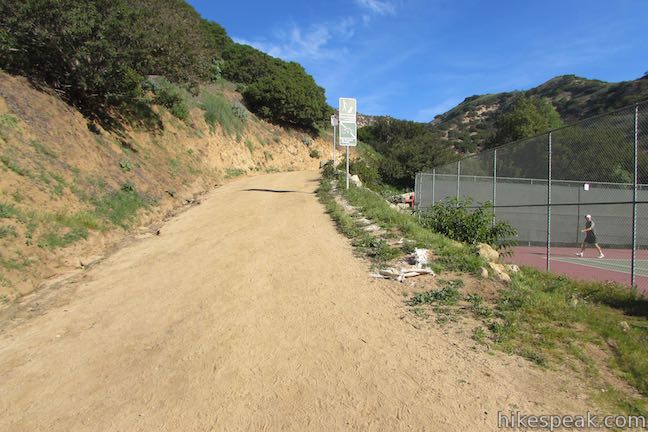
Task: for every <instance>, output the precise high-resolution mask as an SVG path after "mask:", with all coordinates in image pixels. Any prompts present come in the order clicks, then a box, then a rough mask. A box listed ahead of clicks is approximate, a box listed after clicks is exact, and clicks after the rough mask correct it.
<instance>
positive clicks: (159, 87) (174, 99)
mask: <svg viewBox="0 0 648 432" xmlns="http://www.w3.org/2000/svg"><path fill="white" fill-rule="evenodd" d="M153 87H154V91H155V99H154V102H155V103H156V104H158V105H162V106H163V107H165V108H167V109H168V110H169V112H171V114H173V115H174V116H176V117H177V118H179V119H180V120H186V119H187V118H189V108H188V106H187V95H186V91H183V89H181V88H180V87H178V86H177V85H175V84H173V83H171V82H169V81H167V80H166V79H164V78H162V79H159V80H157V82H156V83H155V84H154V86H153Z"/></svg>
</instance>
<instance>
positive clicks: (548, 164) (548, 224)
mask: <svg viewBox="0 0 648 432" xmlns="http://www.w3.org/2000/svg"><path fill="white" fill-rule="evenodd" d="M547 152H548V157H547V271H550V270H551V264H550V262H551V132H549V142H548V143H547Z"/></svg>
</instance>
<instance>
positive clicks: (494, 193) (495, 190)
mask: <svg viewBox="0 0 648 432" xmlns="http://www.w3.org/2000/svg"><path fill="white" fill-rule="evenodd" d="M496 205H497V149H495V150H493V226H495V206H496Z"/></svg>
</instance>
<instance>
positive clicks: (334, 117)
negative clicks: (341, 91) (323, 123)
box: [331, 115, 338, 127]
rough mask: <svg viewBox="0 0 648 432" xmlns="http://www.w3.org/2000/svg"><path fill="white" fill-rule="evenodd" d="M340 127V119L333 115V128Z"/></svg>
mask: <svg viewBox="0 0 648 432" xmlns="http://www.w3.org/2000/svg"><path fill="white" fill-rule="evenodd" d="M337 125H338V119H337V117H336V116H334V115H332V116H331V126H333V127H335V126H337Z"/></svg>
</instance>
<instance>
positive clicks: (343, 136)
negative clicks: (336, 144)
mask: <svg viewBox="0 0 648 432" xmlns="http://www.w3.org/2000/svg"><path fill="white" fill-rule="evenodd" d="M357 143H358V127H357V125H356V124H355V123H351V122H343V121H341V122H340V145H341V146H351V147H353V146H355V145H356V144H357Z"/></svg>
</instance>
